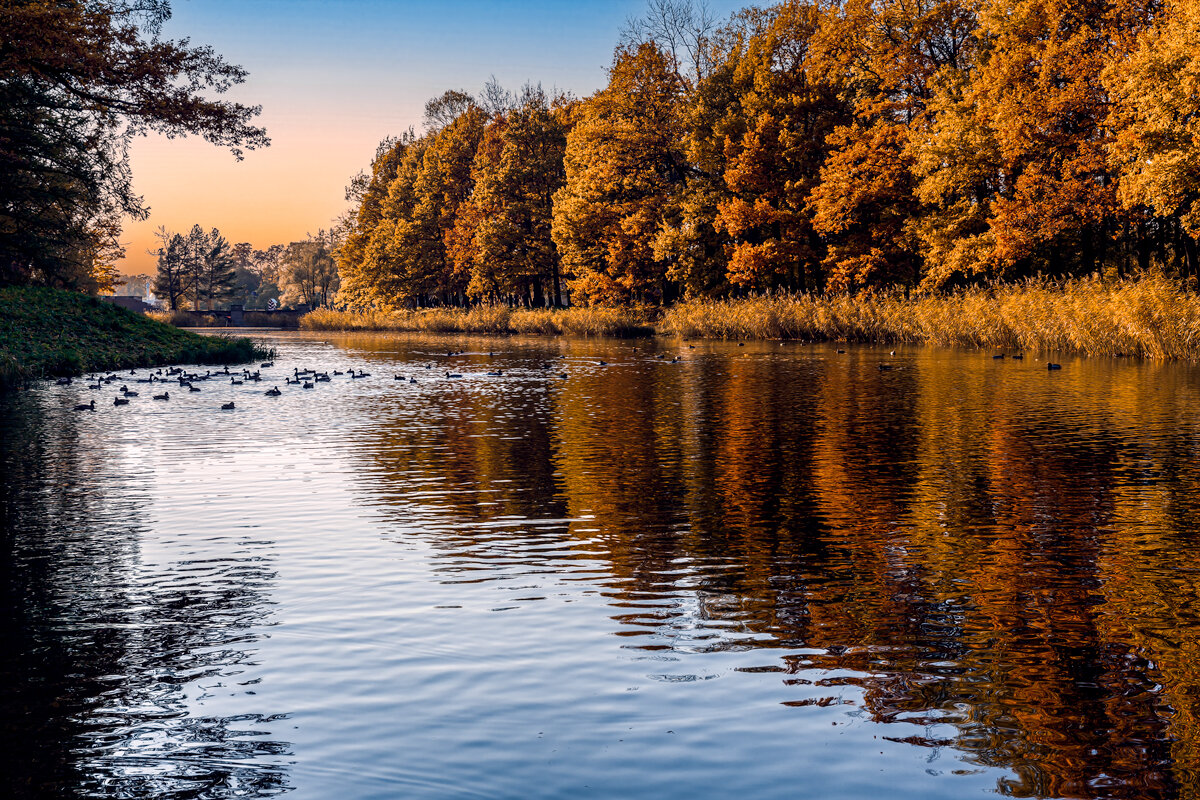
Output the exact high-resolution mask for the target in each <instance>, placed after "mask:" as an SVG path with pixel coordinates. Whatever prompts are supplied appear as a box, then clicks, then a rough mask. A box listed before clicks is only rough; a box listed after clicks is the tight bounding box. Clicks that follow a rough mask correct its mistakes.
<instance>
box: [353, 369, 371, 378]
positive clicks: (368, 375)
mask: <svg viewBox="0 0 1200 800" xmlns="http://www.w3.org/2000/svg"><path fill="white" fill-rule="evenodd" d="M350 377H351V378H369V377H371V373H369V372H363V371H362V370H359V371H358V374H357V375H355V374H354V370H350Z"/></svg>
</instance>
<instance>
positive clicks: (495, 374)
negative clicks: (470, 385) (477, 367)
mask: <svg viewBox="0 0 1200 800" xmlns="http://www.w3.org/2000/svg"><path fill="white" fill-rule="evenodd" d="M487 376H488V377H489V378H502V377H504V371H503V370H499V369H498V370H496V371H495V372H489V373H488V374H487Z"/></svg>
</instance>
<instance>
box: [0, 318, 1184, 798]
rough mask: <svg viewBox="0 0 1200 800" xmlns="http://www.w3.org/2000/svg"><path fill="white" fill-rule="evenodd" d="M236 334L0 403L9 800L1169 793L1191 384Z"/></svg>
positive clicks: (981, 364) (1180, 782) (911, 351)
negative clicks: (238, 355) (216, 366)
mask: <svg viewBox="0 0 1200 800" xmlns="http://www.w3.org/2000/svg"><path fill="white" fill-rule="evenodd" d="M262 337H263V338H264V339H265V340H266V342H267V344H269V345H270V346H273V347H276V348H277V349H278V357H277V359H276V361H275V366H274V367H271V368H267V369H263V370H262V372H263V375H264V378H265V380H264V381H263V382H262V383H259V384H255V383H250V382H247V383H245V384H243V385H233V384H231V383H230V381H229V378H227V377H225V376H224V375H222V376H220V377H215V378H213V379H211V380H208V381H205V382H197V383H196V384H195V385H196V387H197V388H199V389H200V391H199V392H188V391H187V390H186V389H180V388H179V387H178V385H177V384H174V383H172V384H163V385H162V386H159V385H158V384H145V383H142V384H138V383H134V381H135V380H136V379H138V378H143V379H144V378H146V377H147V375H148V374H149V371H147V370H140V371H138V372H137V374H136V375H128V374H123V375H122V376H121V381H122V382H126V383H127V385H129V388H131V389H134V390H136V391H138V393H139V396H138V397H136V398H133V399H131V402H130V403H129V405H127V406H122V407H115V406H113V405H112V400H113V396H114V395H115V394H116V388H117V387H118V386H119V385H120V382H118V383H114V384H112V385H109V386H106V387H105V388H104V389H102V390H100V391H96V390H89V389H88V388H87V386H86V385H85V384H84V383H83V382H76V383H75V384H73V385H71V386H57V385H45V386H40V387H37V388H34V389H33V390H31V391H27V392H21V393H18V394H12V395H7V396H3V397H0V484H2V485H0V536H2V543H3V544H2V550H0V552H2V554H3V558H2V559H0V572H2V578H0V592H2V593H3V598H2V599H0V602H2V603H3V604H4V606H5V611H4V614H3V615H2V616H0V624H2V625H3V631H2V632H3V641H4V644H5V646H4V648H3V650H2V651H0V753H2V755H0V760H2V764H3V769H2V770H0V795H3V796H5V797H95V798H132V797H146V798H233V797H238V798H246V797H249V798H258V797H274V796H281V795H286V796H287V797H289V798H312V799H313V800H317V799H323V798H338V800H360V799H365V798H397V797H405V798H475V797H478V798H584V797H596V798H609V797H621V798H674V797H678V798H728V797H742V798H879V797H888V798H964V797H972V796H985V795H994V794H996V793H999V794H1003V795H1012V796H1016V797H1037V798H1049V797H1070V798H1084V797H1089V798H1091V797H1105V798H1108V797H1112V798H1168V797H1194V796H1196V795H1197V793H1200V731H1198V727H1197V725H1198V717H1200V418H1198V414H1197V409H1200V370H1198V369H1197V368H1195V367H1191V366H1186V365H1179V364H1161V363H1152V362H1138V361H1130V360H1109V359H1072V358H1069V357H1063V358H1057V359H1056V360H1058V361H1060V362H1061V363H1062V365H1063V369H1062V370H1061V371H1049V370H1047V369H1046V363H1045V361H1044V360H1036V358H1035V356H1034V355H1033V354H1027V355H1026V357H1025V358H1024V359H1023V360H1014V359H1011V358H1005V359H994V358H993V357H992V356H993V353H991V352H980V353H976V352H964V351H952V350H940V349H933V348H900V349H898V350H897V351H896V353H895V354H894V355H892V354H890V353H889V349H890V348H869V347H857V346H845V345H841V346H840V347H841V348H843V349H845V350H846V352H845V353H840V352H838V347H839V346H838V345H803V344H799V343H784V344H780V343H778V342H758V343H746V344H745V346H739V345H738V344H737V343H736V342H724V343H720V342H692V343H686V342H682V343H681V342H679V341H677V340H671V339H659V340H626V341H622V340H584V339H535V338H514V339H495V338H478V337H457V336H442V337H434V336H421V335H412V336H382V335H378V336H377V335H331V334H315V335H314V334H302V333H298V334H262ZM449 353H454V354H453V355H450V354H449ZM660 356H661V357H660ZM674 358H678V359H680V360H679V361H678V362H674V361H672V359H674ZM602 361H603V362H607V363H603V364H602V363H601V362H602ZM256 368H257V367H256ZM305 368H314V369H316V370H320V371H325V370H328V371H330V373H332V372H333V371H335V370H336V371H339V372H343V373H348V372H349V371H350V370H352V369H353V370H364V371H366V372H368V373H370V376H369V377H363V378H350V377H349V375H348V374H343V375H332V374H331V380H330V381H328V382H318V383H316V384H315V386H314V387H313V388H312V389H304V388H301V387H300V386H297V385H291V384H286V385H285V382H284V381H285V378H286V377H291V376H292V375H293V374H294V371H295V370H298V369H299V370H303V369H305ZM203 369H204V368H202V369H201V371H203ZM207 369H211V367H210V368H207ZM497 371H499V372H500V374H499V375H488V374H487V373H489V372H497ZM235 372H236V370H235ZM447 372H451V373H456V374H460V375H461V377H452V378H447V377H446V373H447ZM396 376H400V377H401V378H402V380H397V379H396ZM410 379H411V380H410ZM414 381H415V382H414ZM275 385H278V386H279V388H280V390H281V391H282V395H281V396H279V397H269V396H265V395H264V393H263V392H264V390H266V389H268V388H270V387H272V386H275ZM164 388H166V389H168V390H170V400H169V401H165V402H164V401H155V400H152V399H151V394H152V393H157V392H160V391H162V390H163V389H164ZM93 398H94V399H96V400H97V410H96V411H95V412H94V413H92V412H75V411H73V410H72V407H73V406H74V405H75V404H77V403H81V402H83V403H86V402H87V401H89V400H91V399H93ZM230 401H233V402H234V403H235V408H234V410H231V411H224V410H221V408H220V406H221V405H222V404H223V403H226V402H230Z"/></svg>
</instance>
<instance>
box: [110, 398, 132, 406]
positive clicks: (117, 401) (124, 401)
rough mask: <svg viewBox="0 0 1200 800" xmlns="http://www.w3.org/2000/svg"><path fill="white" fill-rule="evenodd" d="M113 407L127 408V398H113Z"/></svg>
mask: <svg viewBox="0 0 1200 800" xmlns="http://www.w3.org/2000/svg"><path fill="white" fill-rule="evenodd" d="M113 405H114V406H127V405H129V398H127V397H114V398H113Z"/></svg>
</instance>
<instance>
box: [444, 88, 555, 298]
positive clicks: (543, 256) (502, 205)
mask: <svg viewBox="0 0 1200 800" xmlns="http://www.w3.org/2000/svg"><path fill="white" fill-rule="evenodd" d="M565 150H566V131H565V129H564V126H563V123H562V121H561V120H560V119H559V118H558V117H557V116H556V115H555V114H554V111H553V109H552V108H551V104H550V100H549V98H548V97H547V95H546V93H545V91H543V90H542V88H541V87H540V86H539V87H532V86H527V87H526V88H525V90H524V91H523V92H522V93H521V96H520V101H519V105H517V107H516V108H514V109H513V110H511V111H510V112H509V113H508V115H507V117H498V118H497V119H495V120H494V121H493V123H492V124H491V125H489V127H488V130H487V132H486V133H485V135H484V138H483V140H482V141H481V143H480V146H479V149H478V152H477V154H476V157H475V163H474V165H473V168H472V175H473V182H474V191H473V193H472V196H471V200H470V203H469V207H467V206H464V207H463V210H462V212H460V217H459V218H460V220H461V221H462V222H463V227H464V228H467V227H469V228H470V229H471V231H472V235H471V250H472V253H471V257H472V270H473V272H472V277H471V289H472V293H474V294H491V295H492V296H498V295H499V294H501V293H507V294H509V295H512V296H515V297H518V298H520V299H521V302H524V303H526V304H529V305H533V306H544V305H546V302H547V299H549V301H550V302H552V303H553V304H554V305H556V306H558V305H562V295H561V281H560V276H559V257H558V250H557V248H556V247H555V245H554V240H553V238H552V237H551V227H552V224H553V201H554V193H555V192H556V191H557V190H558V189H559V188H560V187H561V186H562V184H563V158H564V153H565Z"/></svg>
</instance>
